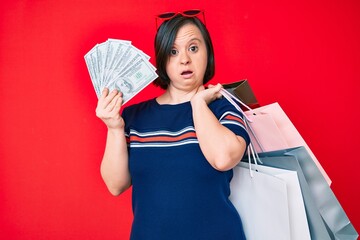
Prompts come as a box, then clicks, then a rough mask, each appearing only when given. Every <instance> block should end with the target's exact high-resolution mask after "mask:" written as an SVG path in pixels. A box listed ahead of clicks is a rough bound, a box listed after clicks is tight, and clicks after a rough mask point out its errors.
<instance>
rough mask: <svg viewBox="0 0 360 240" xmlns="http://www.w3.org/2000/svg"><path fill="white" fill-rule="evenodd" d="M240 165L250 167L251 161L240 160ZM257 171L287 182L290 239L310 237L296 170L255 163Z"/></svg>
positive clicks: (296, 239) (305, 239) (253, 167)
mask: <svg viewBox="0 0 360 240" xmlns="http://www.w3.org/2000/svg"><path fill="white" fill-rule="evenodd" d="M238 166H240V167H244V168H249V163H246V162H240V163H239V165H238ZM252 169H254V170H255V171H258V172H261V173H266V174H269V175H272V176H275V177H278V178H280V179H282V180H284V181H285V182H286V189H287V197H288V207H289V222H290V237H291V238H290V239H291V240H307V239H309V240H310V239H311V238H310V232H309V225H308V221H307V217H306V212H305V206H304V200H303V197H302V193H301V188H300V183H299V179H298V176H297V172H296V171H290V170H284V169H280V168H274V167H268V166H261V165H254V164H252Z"/></svg>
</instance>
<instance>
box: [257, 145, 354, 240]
mask: <svg viewBox="0 0 360 240" xmlns="http://www.w3.org/2000/svg"><path fill="white" fill-rule="evenodd" d="M259 156H260V159H261V160H262V161H263V163H264V164H265V165H269V166H273V167H279V168H284V169H289V168H290V167H292V169H291V170H293V167H295V165H298V175H299V181H300V186H301V189H302V191H303V197H304V201H305V207H306V208H309V207H310V208H311V209H312V210H311V211H308V209H306V210H307V214H308V213H309V214H311V215H314V216H312V217H311V218H310V219H308V220H309V225H310V226H309V228H310V233H311V235H312V237H313V234H314V238H313V239H329V237H327V238H325V236H324V230H323V226H321V225H322V224H321V222H322V221H321V219H322V220H323V222H324V224H325V227H326V230H327V232H328V236H330V238H331V239H339V240H340V239H354V240H356V239H357V238H358V236H359V235H358V233H357V232H356V230H355V228H354V226H353V225H352V224H351V222H350V220H349V218H348V217H347V215H346V213H345V211H344V209H343V208H342V207H341V205H340V203H339V201H338V200H337V198H336V196H335V194H334V193H333V191H332V190H331V188H330V187H329V185H328V184H327V181H326V179H325V178H324V177H323V175H322V174H321V172H320V170H319V169H318V167H317V166H316V164H315V163H314V161H313V160H312V158H311V156H310V155H309V153H308V152H307V150H306V148H305V147H296V148H289V149H283V150H278V151H272V152H264V153H259ZM279 156H288V157H292V158H290V159H289V160H288V161H287V162H286V161H285V160H281V158H279ZM277 159H278V160H277ZM291 159H292V160H291ZM294 159H295V160H294ZM289 170H290V169H289ZM299 172H302V174H300V173H299ZM301 175H302V176H303V177H300V176H301ZM300 178H303V179H302V180H301V179H300ZM306 186H307V187H306ZM304 188H307V190H305V192H304ZM305 198H306V199H307V200H305ZM307 202H310V203H311V202H312V204H307ZM314 206H315V208H316V211H314V209H313V207H314ZM313 212H316V213H317V212H318V213H319V214H320V217H321V218H320V219H319V217H318V216H315V215H317V214H314V213H313ZM308 216H309V215H308ZM320 236H321V237H320Z"/></svg>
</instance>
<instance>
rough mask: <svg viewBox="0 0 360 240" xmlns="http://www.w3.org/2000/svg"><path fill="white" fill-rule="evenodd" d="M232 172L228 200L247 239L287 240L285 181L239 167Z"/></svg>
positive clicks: (287, 223) (288, 223)
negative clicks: (240, 222)
mask: <svg viewBox="0 0 360 240" xmlns="http://www.w3.org/2000/svg"><path fill="white" fill-rule="evenodd" d="M233 171H234V176H233V179H232V180H231V182H230V187H231V195H230V200H231V201H232V203H233V204H234V206H235V208H236V209H237V211H238V212H239V214H240V217H241V220H242V223H243V228H244V232H245V236H246V238H247V239H249V240H263V239H268V240H272V239H274V240H282V239H283V240H289V239H290V221H289V210H288V199H287V188H286V182H285V181H284V180H282V179H280V178H278V177H275V176H272V175H269V174H266V173H262V172H258V171H254V170H249V169H246V168H244V167H240V166H238V167H235V168H234V170H233ZM249 171H252V176H251V175H250V173H249Z"/></svg>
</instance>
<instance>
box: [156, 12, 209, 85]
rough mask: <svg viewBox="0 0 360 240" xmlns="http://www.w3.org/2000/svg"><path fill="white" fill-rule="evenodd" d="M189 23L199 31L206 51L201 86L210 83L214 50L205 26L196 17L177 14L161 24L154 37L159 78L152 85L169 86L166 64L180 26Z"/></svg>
mask: <svg viewBox="0 0 360 240" xmlns="http://www.w3.org/2000/svg"><path fill="white" fill-rule="evenodd" d="M189 23H190V24H193V25H195V26H196V27H197V28H198V29H199V30H200V32H201V35H202V36H203V38H204V41H205V45H206V49H207V66H206V70H205V74H204V80H203V84H205V83H207V82H208V81H210V80H211V79H212V78H213V76H214V74H215V60H214V49H213V45H212V42H211V38H210V34H209V32H208V30H207V29H206V27H205V25H204V24H203V23H202V22H201V21H200V20H199V19H198V18H196V17H186V16H182V15H181V14H178V15H177V16H175V17H174V18H172V19H170V20H167V21H165V22H163V23H162V24H161V26H160V27H159V29H158V31H157V33H156V36H155V56H156V68H157V74H158V75H159V77H158V78H157V79H156V80H155V81H154V84H155V85H156V86H159V87H161V88H162V89H167V87H168V86H169V84H170V78H169V76H168V75H167V73H166V64H167V62H168V60H169V56H170V52H171V49H172V47H173V45H174V41H175V37H176V34H177V32H178V31H179V29H180V28H181V27H182V26H184V25H185V24H189Z"/></svg>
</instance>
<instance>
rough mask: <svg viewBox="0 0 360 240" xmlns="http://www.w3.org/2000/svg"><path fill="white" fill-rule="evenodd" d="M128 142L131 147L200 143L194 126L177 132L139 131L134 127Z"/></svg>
mask: <svg viewBox="0 0 360 240" xmlns="http://www.w3.org/2000/svg"><path fill="white" fill-rule="evenodd" d="M128 142H129V144H130V147H172V146H180V145H185V144H198V143H199V142H198V140H197V137H196V133H195V129H194V127H192V126H189V127H186V128H184V129H181V130H180V131H176V132H171V131H154V132H138V131H135V130H133V129H132V130H130V135H129V136H128Z"/></svg>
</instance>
